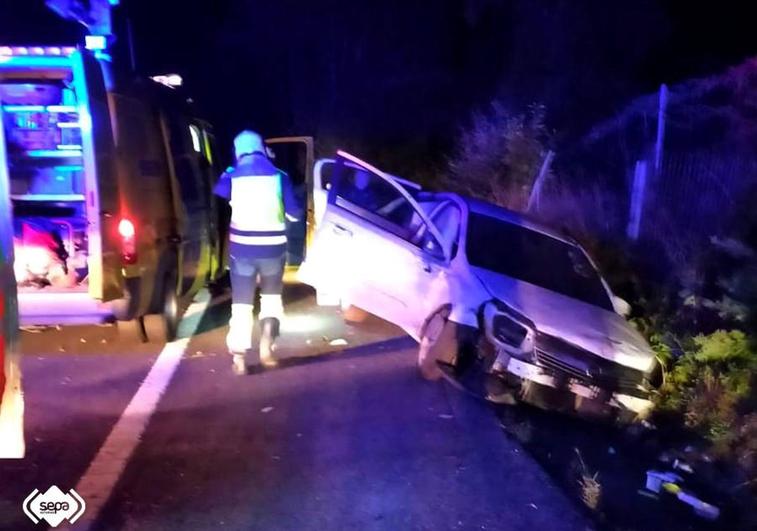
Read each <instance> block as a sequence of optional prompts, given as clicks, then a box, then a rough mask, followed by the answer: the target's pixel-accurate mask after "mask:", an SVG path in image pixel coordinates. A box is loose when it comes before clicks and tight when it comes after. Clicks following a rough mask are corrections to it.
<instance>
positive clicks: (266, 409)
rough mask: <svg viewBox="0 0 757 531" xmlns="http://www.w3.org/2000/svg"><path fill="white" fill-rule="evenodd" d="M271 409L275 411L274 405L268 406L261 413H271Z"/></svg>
mask: <svg viewBox="0 0 757 531" xmlns="http://www.w3.org/2000/svg"><path fill="white" fill-rule="evenodd" d="M271 411H273V406H266V407H264V408H263V409H261V410H260V412H261V413H270V412H271Z"/></svg>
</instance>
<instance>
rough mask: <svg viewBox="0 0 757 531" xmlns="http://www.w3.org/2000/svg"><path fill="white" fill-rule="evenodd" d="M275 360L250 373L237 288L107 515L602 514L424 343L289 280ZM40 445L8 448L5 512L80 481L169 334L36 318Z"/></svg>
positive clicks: (582, 523)
mask: <svg viewBox="0 0 757 531" xmlns="http://www.w3.org/2000/svg"><path fill="white" fill-rule="evenodd" d="M288 295H289V297H288V298H289V305H288V307H289V309H290V312H291V318H290V319H289V322H288V325H287V327H286V328H285V333H286V336H285V337H284V338H283V339H282V341H281V343H280V351H279V353H278V354H279V356H280V357H281V358H282V359H283V361H282V364H281V366H280V367H279V368H277V369H275V370H270V371H266V372H263V373H261V374H255V375H251V376H246V377H235V376H233V375H232V374H231V371H230V367H229V365H230V360H229V358H228V356H227V355H225V354H224V335H225V332H226V329H225V326H224V325H225V322H226V320H227V319H228V311H229V309H228V302H221V303H220V304H217V305H215V306H213V307H212V309H210V310H209V311H208V312H207V313H206V314H205V315H204V317H203V319H202V322H201V323H200V328H199V332H198V333H197V334H196V335H195V336H194V337H192V339H191V341H190V342H189V346H188V348H187V349H186V351H185V354H184V357H183V359H182V360H181V363H180V364H179V366H178V369H177V371H176V373H175V374H174V376H173V379H172V380H171V382H170V384H169V386H168V389H167V391H166V393H165V394H164V395H163V397H162V398H161V400H160V402H159V403H158V406H157V408H156V410H155V412H154V414H153V416H152V418H151V421H150V423H149V425H148V426H147V429H146V431H145V432H144V434H143V436H142V438H141V441H140V444H139V445H138V447H137V449H136V451H135V453H134V454H133V456H132V457H131V459H130V460H129V461H128V464H127V465H126V468H125V470H124V471H123V473H122V475H121V476H120V480H119V481H118V483H117V484H116V486H115V489H114V491H113V493H112V495H111V496H110V498H109V501H108V502H107V504H106V505H105V507H104V509H103V511H102V513H101V515H100V518H99V519H98V520H97V522H96V525H95V528H97V529H135V530H136V529H182V530H183V529H189V530H194V529H198V530H199V529H266V530H268V529H275V530H278V529H282V530H307V529H318V530H326V529H328V530H330V529H381V530H384V529H387V530H389V529H391V530H396V529H434V530H443V529H466V530H467V529H529V530H534V529H587V528H589V527H590V524H589V523H588V522H587V521H586V520H585V518H584V517H583V515H582V514H580V513H579V512H578V511H577V510H576V508H575V507H574V506H573V505H572V504H571V502H570V501H569V500H568V499H567V498H566V497H565V496H564V495H563V494H562V492H561V491H560V490H559V489H558V488H557V487H555V486H554V485H553V483H552V481H551V480H550V479H549V478H548V477H547V475H546V474H545V473H544V472H543V471H542V470H541V468H539V466H538V465H537V464H536V463H535V462H534V461H533V460H532V459H531V458H530V457H529V456H528V454H526V453H525V451H524V450H523V449H522V448H521V447H520V446H519V445H518V443H516V442H514V441H513V440H512V439H509V438H507V437H505V436H504V435H503V433H502V430H501V429H500V427H499V424H498V421H497V418H496V416H495V415H494V414H493V413H492V411H491V410H490V408H489V407H488V406H486V405H485V404H482V403H479V402H477V401H475V400H473V399H471V398H469V397H467V396H465V395H462V394H460V393H459V392H458V391H456V390H454V389H452V388H450V387H449V386H447V385H445V384H442V383H430V382H426V381H423V380H421V379H420V378H419V377H418V375H417V371H416V369H415V359H414V344H413V342H412V341H411V340H409V339H408V338H406V337H404V336H403V335H402V334H401V333H399V331H398V330H396V329H394V328H393V327H391V326H389V325H387V324H385V323H378V322H369V323H365V324H362V325H360V326H345V325H344V324H343V323H342V320H341V317H340V316H339V315H338V314H336V313H335V312H331V311H326V310H322V309H314V308H313V302H312V297H311V296H310V294H309V293H307V292H306V291H303V290H301V289H293V290H290V291H289V293H288ZM23 346H24V353H25V359H24V362H23V370H24V383H25V388H26V406H27V417H26V418H27V443H28V456H27V458H26V459H24V460H22V461H15V462H13V461H8V462H0V529H14V530H15V529H33V528H35V527H34V526H33V525H32V524H31V522H30V521H28V520H27V519H26V517H25V516H24V515H23V513H22V512H21V501H22V500H23V498H24V497H25V496H26V495H27V494H28V493H29V492H30V491H31V490H32V489H33V488H39V489H41V490H45V489H46V488H47V487H49V486H50V485H51V484H57V485H58V486H59V487H60V488H61V489H63V490H66V489H68V488H72V487H74V486H75V485H76V484H77V481H78V480H79V478H80V476H81V474H82V473H83V472H84V470H86V468H87V465H88V463H89V462H90V461H91V460H92V458H93V457H94V455H95V454H96V453H97V451H98V449H99V448H100V446H101V445H102V443H103V441H104V440H105V438H106V437H107V435H108V433H109V432H110V430H111V429H112V427H113V425H114V424H115V422H116V420H117V419H118V417H119V416H120V415H121V413H122V411H123V409H124V408H125V407H126V404H127V403H128V402H129V400H130V399H131V397H132V396H133V395H134V393H135V392H136V390H137V388H138V387H139V385H140V383H141V382H142V380H143V379H144V377H145V375H146V374H147V372H148V371H149V370H150V367H151V366H152V363H153V362H154V360H155V358H156V356H157V355H158V353H159V352H160V350H161V347H162V346H161V345H140V346H138V347H136V348H135V347H134V346H128V347H127V346H125V345H122V344H120V342H119V340H118V338H117V336H116V334H115V330H114V329H112V328H108V327H84V328H77V329H64V330H46V331H43V332H39V333H36V334H32V333H25V334H24V345H23Z"/></svg>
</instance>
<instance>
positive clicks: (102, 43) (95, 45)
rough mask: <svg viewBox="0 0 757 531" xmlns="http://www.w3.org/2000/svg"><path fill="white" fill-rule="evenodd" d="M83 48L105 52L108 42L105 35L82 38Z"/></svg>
mask: <svg viewBox="0 0 757 531" xmlns="http://www.w3.org/2000/svg"><path fill="white" fill-rule="evenodd" d="M84 46H85V47H86V48H87V50H94V51H100V50H105V49H106V48H107V47H108V40H107V39H106V38H105V35H87V36H86V37H84Z"/></svg>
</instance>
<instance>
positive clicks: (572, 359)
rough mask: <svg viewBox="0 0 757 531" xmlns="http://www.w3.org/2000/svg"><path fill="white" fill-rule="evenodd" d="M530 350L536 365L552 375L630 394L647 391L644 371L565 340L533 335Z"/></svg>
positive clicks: (638, 394)
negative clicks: (533, 340)
mask: <svg viewBox="0 0 757 531" xmlns="http://www.w3.org/2000/svg"><path fill="white" fill-rule="evenodd" d="M534 352H535V354H536V362H537V364H538V365H540V366H542V367H544V368H545V369H548V370H549V371H551V372H552V373H554V375H555V376H558V377H559V376H560V375H562V376H568V377H571V378H574V379H576V380H578V381H580V382H582V383H584V384H586V385H589V386H597V387H600V388H602V389H607V390H611V391H621V392H623V393H627V394H631V395H634V396H645V395H646V394H647V390H648V382H647V378H646V374H645V373H644V372H642V371H640V370H637V369H632V368H630V367H625V366H623V365H620V364H618V363H614V362H612V361H609V360H605V359H603V358H600V357H599V356H597V355H596V354H593V353H591V352H589V351H588V350H584V349H582V348H580V347H577V346H575V345H572V344H570V343H568V342H567V341H563V340H561V339H558V338H555V337H552V336H547V335H545V334H537V336H536V345H535V348H534Z"/></svg>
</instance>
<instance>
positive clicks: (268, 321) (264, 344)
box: [260, 317, 279, 367]
mask: <svg viewBox="0 0 757 531" xmlns="http://www.w3.org/2000/svg"><path fill="white" fill-rule="evenodd" d="M277 337H279V320H278V319H276V318H275V317H267V318H265V319H262V320H261V321H260V363H262V364H263V365H264V366H265V367H275V366H276V365H277V363H278V362H277V361H276V359H274V357H273V352H274V350H276V338H277Z"/></svg>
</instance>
